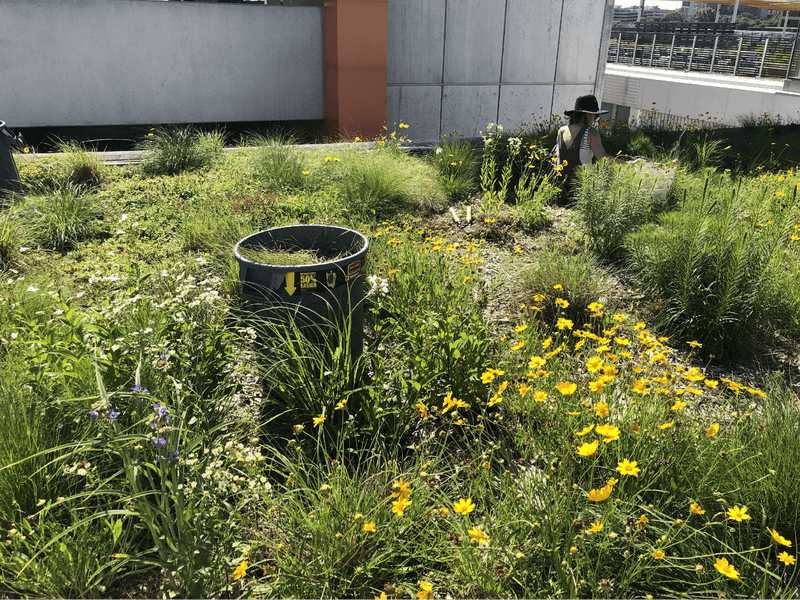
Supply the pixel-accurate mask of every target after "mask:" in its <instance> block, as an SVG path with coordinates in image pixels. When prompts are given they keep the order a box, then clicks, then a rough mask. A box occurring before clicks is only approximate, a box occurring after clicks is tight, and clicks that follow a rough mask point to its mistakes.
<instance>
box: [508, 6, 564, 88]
mask: <svg viewBox="0 0 800 600" xmlns="http://www.w3.org/2000/svg"><path fill="white" fill-rule="evenodd" d="M561 2H562V0H536V1H535V2H531V0H508V11H507V13H506V36H505V46H504V48H503V74H502V83H552V81H553V74H554V73H555V68H556V51H557V49H558V31H559V24H560V22H561Z"/></svg>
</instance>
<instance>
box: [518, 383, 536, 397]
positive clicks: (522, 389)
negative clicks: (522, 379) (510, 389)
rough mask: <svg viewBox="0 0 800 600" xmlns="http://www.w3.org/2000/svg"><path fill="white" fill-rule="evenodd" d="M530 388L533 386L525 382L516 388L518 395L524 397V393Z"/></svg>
mask: <svg viewBox="0 0 800 600" xmlns="http://www.w3.org/2000/svg"><path fill="white" fill-rule="evenodd" d="M532 389H533V387H532V386H530V385H528V384H527V383H522V384H520V386H519V389H518V391H519V395H520V397H521V398H524V397H525V394H527V393H528V392H529V391H530V390H532Z"/></svg>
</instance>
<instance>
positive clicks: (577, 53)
mask: <svg viewBox="0 0 800 600" xmlns="http://www.w3.org/2000/svg"><path fill="white" fill-rule="evenodd" d="M562 15H563V16H562V23H561V36H560V40H559V44H558V65H557V69H556V79H555V82H556V83H557V84H558V83H589V84H592V85H593V86H594V84H595V80H596V78H597V60H598V56H599V54H600V52H601V48H603V49H604V48H605V42H606V40H602V39H601V36H602V33H603V23H604V17H605V2H604V1H600V0H594V1H593V2H587V1H586V0H564V8H563V12H562ZM602 51H604V50H602Z"/></svg>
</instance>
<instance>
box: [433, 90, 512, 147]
mask: <svg viewBox="0 0 800 600" xmlns="http://www.w3.org/2000/svg"><path fill="white" fill-rule="evenodd" d="M499 93H500V86H498V85H447V86H445V87H444V93H443V95H442V133H443V134H444V135H447V134H449V133H451V132H453V131H457V132H458V133H460V134H461V135H463V136H466V137H477V136H479V135H480V132H481V131H486V126H487V125H488V124H489V123H497V98H498V94H499ZM501 124H502V123H501Z"/></svg>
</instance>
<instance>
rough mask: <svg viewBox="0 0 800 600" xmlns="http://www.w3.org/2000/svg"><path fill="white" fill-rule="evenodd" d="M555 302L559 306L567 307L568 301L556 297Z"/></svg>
mask: <svg viewBox="0 0 800 600" xmlns="http://www.w3.org/2000/svg"><path fill="white" fill-rule="evenodd" d="M556 304H557V305H558V306H560V307H561V308H568V307H569V302H567V301H566V300H564V299H563V298H556Z"/></svg>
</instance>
